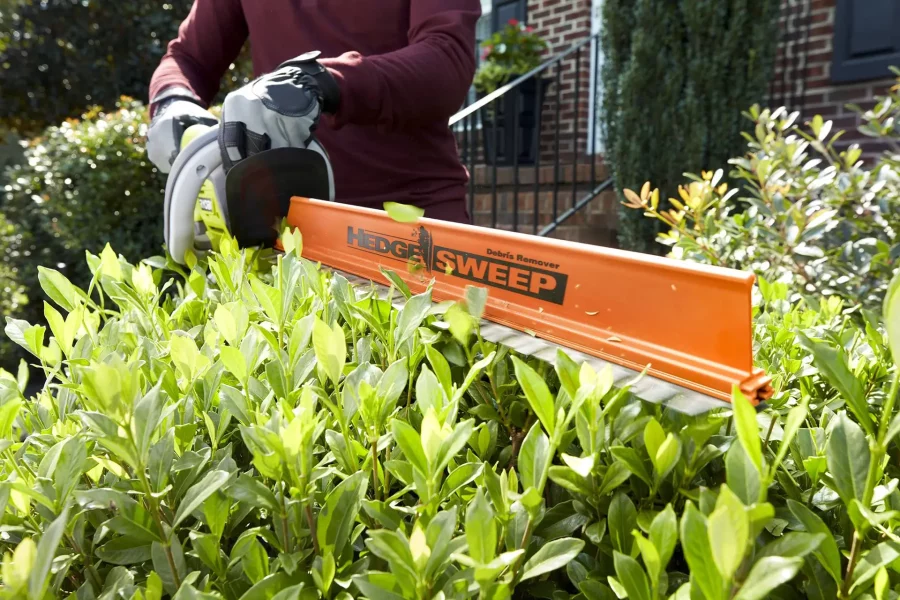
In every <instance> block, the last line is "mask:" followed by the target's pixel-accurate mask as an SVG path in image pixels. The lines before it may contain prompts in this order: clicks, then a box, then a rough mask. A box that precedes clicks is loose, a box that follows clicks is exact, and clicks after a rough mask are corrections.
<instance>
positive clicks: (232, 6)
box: [150, 0, 248, 106]
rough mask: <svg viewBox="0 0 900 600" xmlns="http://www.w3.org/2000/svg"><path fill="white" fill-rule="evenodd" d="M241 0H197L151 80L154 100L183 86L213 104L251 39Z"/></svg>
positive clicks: (206, 103) (183, 91) (186, 90)
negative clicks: (222, 83)
mask: <svg viewBox="0 0 900 600" xmlns="http://www.w3.org/2000/svg"><path fill="white" fill-rule="evenodd" d="M247 35H248V31H247V22H246V20H245V19H244V12H243V10H242V9H241V2H240V0H194V4H193V6H192V7H191V11H190V14H188V16H187V18H185V20H184V21H183V22H182V23H181V25H180V27H179V28H178V37H176V38H175V39H174V40H172V41H171V42H170V43H169V46H168V51H167V52H166V54H165V55H164V56H163V58H162V60H161V61H160V63H159V66H158V67H157V68H156V71H155V72H154V73H153V77H152V79H151V80H150V102H151V103H152V102H153V101H154V99H156V98H158V97H160V95H161V94H162V93H163V92H166V91H168V92H170V93H171V92H174V91H176V90H179V89H180V92H177V93H179V95H182V94H184V95H192V96H193V97H194V98H195V99H196V100H197V101H199V102H200V103H201V104H203V105H204V106H209V103H210V102H212V100H213V98H214V97H215V95H216V94H217V93H218V91H219V87H220V85H221V81H222V77H223V76H224V75H225V73H226V72H227V71H228V67H229V66H230V65H231V63H232V62H234V60H235V59H236V58H237V56H238V55H239V54H240V51H241V47H242V46H243V45H244V42H245V41H246V40H247Z"/></svg>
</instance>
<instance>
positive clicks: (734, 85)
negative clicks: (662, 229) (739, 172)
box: [601, 0, 780, 252]
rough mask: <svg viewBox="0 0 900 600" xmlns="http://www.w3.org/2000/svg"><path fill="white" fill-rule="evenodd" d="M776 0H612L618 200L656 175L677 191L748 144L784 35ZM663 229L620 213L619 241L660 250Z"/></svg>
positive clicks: (612, 130) (610, 127) (612, 131)
mask: <svg viewBox="0 0 900 600" xmlns="http://www.w3.org/2000/svg"><path fill="white" fill-rule="evenodd" d="M779 4H780V3H779V2H778V1H777V0H607V1H606V2H604V5H603V26H602V31H603V42H602V44H603V53H604V63H603V72H602V80H603V89H604V94H603V97H604V107H603V113H602V117H601V122H602V128H603V130H604V136H605V148H606V152H607V160H608V162H609V164H610V166H611V169H612V174H613V176H614V177H615V180H616V188H617V190H618V192H619V195H620V198H621V199H622V200H624V199H625V198H624V196H622V190H623V189H624V188H637V187H640V185H641V184H642V183H643V182H644V181H646V180H648V179H650V180H652V181H653V182H654V184H655V185H657V186H659V187H660V189H661V190H662V193H663V202H665V201H666V199H667V198H668V197H670V196H672V195H674V194H675V191H676V190H675V188H676V187H677V185H678V183H679V182H680V181H681V179H682V175H683V173H684V172H686V171H692V172H698V171H700V170H701V169H710V168H715V167H716V166H719V165H721V164H724V163H725V161H726V160H728V158H730V157H731V156H734V155H736V154H738V153H739V152H740V150H741V146H742V143H743V142H742V139H741V136H740V133H741V131H742V127H743V123H742V122H741V117H740V114H741V111H743V110H746V109H747V108H748V107H750V106H751V105H753V104H754V103H758V102H762V101H763V99H764V97H765V93H766V90H767V89H768V86H769V82H770V80H771V76H772V65H773V57H774V53H775V48H776V44H777V40H778V35H777V31H778V30H777V15H778V10H779ZM657 232H658V227H657V226H656V225H655V223H654V222H653V221H650V220H647V219H643V218H642V217H641V216H640V215H639V214H637V213H633V212H631V211H626V212H623V213H622V215H621V218H620V223H619V241H620V244H621V245H622V246H623V247H624V248H627V249H632V250H638V251H649V252H656V251H659V250H660V247H659V246H657V245H656V244H654V242H653V240H654V237H655V235H656V233H657Z"/></svg>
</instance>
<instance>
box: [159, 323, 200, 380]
mask: <svg viewBox="0 0 900 600" xmlns="http://www.w3.org/2000/svg"><path fill="white" fill-rule="evenodd" d="M169 354H170V356H171V358H172V362H173V363H175V366H176V368H177V369H178V373H179V374H180V375H181V376H182V377H183V378H184V379H185V380H186V382H191V381H193V380H194V379H196V378H198V377H200V376H201V375H203V373H205V372H206V369H208V368H209V366H210V361H209V359H208V358H207V357H206V356H205V355H203V354H202V353H201V352H200V349H199V348H197V344H196V342H194V340H192V339H191V338H189V337H187V336H185V335H180V334H177V333H176V334H174V335H173V336H172V339H170V340H169Z"/></svg>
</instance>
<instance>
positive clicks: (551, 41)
mask: <svg viewBox="0 0 900 600" xmlns="http://www.w3.org/2000/svg"><path fill="white" fill-rule="evenodd" d="M528 25H530V26H531V27H534V29H535V32H536V33H537V34H538V35H540V36H541V37H543V38H544V39H545V40H546V41H547V43H548V46H549V47H548V49H547V56H548V57H550V56H556V55H557V54H560V53H562V52H564V51H566V50H568V49H569V48H571V47H572V46H573V45H575V44H576V43H578V42H579V41H581V40H584V39H585V38H586V37H588V36H589V35H590V33H591V0H528ZM590 67H591V47H590V46H585V47H584V48H583V49H582V50H581V52H580V56H578V55H575V54H573V55H571V56H569V57H568V58H567V59H565V60H563V61H562V62H561V63H560V65H559V67H558V68H559V69H560V71H559V74H558V76H559V78H558V80H559V89H558V90H557V88H556V81H557V72H556V67H554V68H553V69H551V70H550V71H548V72H547V73H546V77H548V78H550V80H551V82H552V84H551V85H550V87H549V89H548V92H547V100H546V102H545V103H544V112H543V118H542V127H541V149H542V156H541V158H542V160H553V159H555V152H556V145H557V138H558V139H559V150H560V155H561V157H562V160H563V161H566V162H571V161H572V157H573V155H574V152H573V150H574V148H575V144H576V143H577V144H578V150H579V152H580V153H581V154H582V156H584V152H585V149H586V140H587V139H588V133H589V131H590V123H589V120H588V119H589V110H590V109H589V106H590V93H591V72H590V71H591V69H590ZM576 86H577V90H576ZM557 91H558V92H559V96H557ZM576 91H577V93H576ZM557 98H559V107H558V112H557V106H556V103H557ZM576 99H577V101H576ZM557 115H558V120H557Z"/></svg>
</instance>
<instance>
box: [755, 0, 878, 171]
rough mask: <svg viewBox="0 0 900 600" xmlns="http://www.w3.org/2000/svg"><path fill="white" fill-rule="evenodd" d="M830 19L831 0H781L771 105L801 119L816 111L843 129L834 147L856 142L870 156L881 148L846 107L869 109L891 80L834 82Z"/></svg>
mask: <svg viewBox="0 0 900 600" xmlns="http://www.w3.org/2000/svg"><path fill="white" fill-rule="evenodd" d="M834 17H835V0H801V1H797V0H783V5H782V17H781V41H780V43H779V48H778V54H777V58H776V63H775V77H774V78H773V80H772V85H771V87H770V94H769V105H770V106H773V107H774V106H786V107H787V108H788V109H790V110H799V111H800V113H801V115H802V119H803V120H804V121H805V120H807V119H809V118H811V117H812V116H813V115H816V114H820V115H822V117H824V118H825V119H826V120H832V121H833V122H834V128H835V130H845V131H846V133H845V134H844V136H843V137H842V138H841V140H840V141H839V143H838V145H839V146H841V147H845V146H847V145H849V144H852V143H858V144H859V145H860V147H861V148H862V149H863V156H864V157H867V158H870V157H872V156H873V155H875V154H878V153H880V152H881V151H883V150H884V149H885V147H884V146H883V145H881V144H879V143H877V142H874V141H873V140H872V139H871V138H867V137H865V136H863V135H862V134H860V133H859V132H858V131H857V127H858V126H859V125H860V120H859V117H858V116H857V115H856V113H854V112H853V111H852V110H850V109H849V108H847V105H848V104H856V105H859V106H861V107H862V108H871V107H872V106H873V105H874V104H875V101H874V98H875V96H876V95H881V94H884V93H885V92H886V91H887V89H888V88H889V87H890V86H891V85H892V84H893V80H892V79H891V78H885V79H880V80H875V81H861V82H858V83H848V84H834V83H832V81H831V66H832V56H833V48H834V24H835V23H834ZM807 31H808V37H807Z"/></svg>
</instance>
